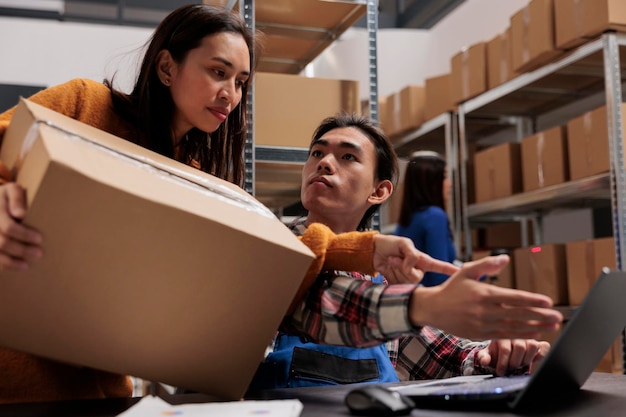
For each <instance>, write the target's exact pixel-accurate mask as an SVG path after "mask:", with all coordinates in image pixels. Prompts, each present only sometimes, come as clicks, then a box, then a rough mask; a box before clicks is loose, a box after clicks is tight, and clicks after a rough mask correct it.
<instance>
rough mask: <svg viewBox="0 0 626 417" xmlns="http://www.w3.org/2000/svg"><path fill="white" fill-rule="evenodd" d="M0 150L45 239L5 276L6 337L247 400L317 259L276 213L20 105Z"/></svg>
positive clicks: (68, 357) (2, 319) (0, 285)
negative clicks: (37, 253) (28, 260)
mask: <svg viewBox="0 0 626 417" xmlns="http://www.w3.org/2000/svg"><path fill="white" fill-rule="evenodd" d="M0 159H1V160H2V161H3V162H4V163H5V164H7V165H8V167H9V168H11V169H14V170H16V171H17V178H16V180H17V182H18V183H19V184H21V185H22V186H23V187H24V188H25V189H26V192H27V200H28V212H27V215H26V217H25V219H24V223H25V224H28V225H31V226H33V227H35V228H37V229H39V230H40V231H41V232H42V234H43V236H44V239H45V240H44V243H43V245H44V246H43V249H44V254H45V255H44V257H43V258H42V259H41V260H39V261H38V262H36V263H34V264H33V266H32V268H30V269H29V270H27V271H19V272H11V271H3V272H2V273H1V274H0V327H1V328H2V332H0V345H1V346H6V347H9V348H13V349H16V350H20V351H25V352H29V353H32V354H35V355H39V356H44V357H47V358H51V359H55V360H59V361H61V362H66V363H70V364H75V365H80V366H88V367H93V368H98V369H103V370H107V371H111V372H117V373H121V374H129V375H134V376H137V377H140V378H143V379H147V380H152V381H161V382H164V383H167V384H171V385H174V386H180V387H186V388H189V389H192V390H196V391H200V392H205V393H208V394H212V395H215V396H218V397H220V398H224V399H238V398H240V397H241V395H242V394H243V393H244V392H245V390H246V388H247V385H248V384H249V382H250V380H251V379H252V377H253V375H254V372H255V370H256V368H257V366H258V364H259V361H261V360H262V358H263V355H264V352H265V349H266V347H267V343H268V341H269V340H271V338H272V336H273V335H274V332H275V330H276V329H277V326H278V325H279V324H280V322H281V319H282V317H283V315H284V313H285V311H286V310H287V307H288V305H289V303H290V301H291V299H292V297H293V296H294V294H295V293H296V290H297V288H298V286H299V285H300V282H301V279H302V277H303V276H304V274H305V272H306V270H307V269H308V267H309V265H310V263H311V260H312V259H313V254H312V253H311V251H310V250H309V249H308V248H307V247H306V246H304V245H303V244H302V243H301V242H300V241H299V240H298V239H297V238H296V237H295V236H294V235H293V233H291V232H290V231H289V230H288V228H286V227H285V226H284V225H283V224H282V223H281V222H280V220H279V219H277V218H276V217H275V216H274V215H273V214H272V213H271V211H269V210H268V209H266V208H265V207H264V206H263V205H261V204H260V203H259V202H258V201H256V200H255V199H254V198H252V197H251V196H250V195H249V194H248V193H246V192H244V191H243V190H241V189H239V188H238V187H236V186H234V185H232V184H230V183H228V182H226V181H222V180H219V179H218V178H215V177H213V176H211V175H207V174H204V173H202V172H200V171H199V170H196V169H194V168H191V167H188V166H186V165H184V164H181V163H178V162H175V161H173V160H171V159H169V158H166V157H163V156H161V155H158V154H156V153H153V152H150V151H147V150H145V149H143V148H141V147H139V146H137V145H134V144H132V143H130V142H128V141H125V140H122V139H120V138H117V137H115V136H112V135H109V134H107V133H105V132H102V131H100V130H97V129H95V128H93V127H91V126H87V125H85V124H83V123H80V122H78V121H76V120H73V119H70V118H68V117H66V116H63V115H61V114H59V113H56V112H53V111H51V110H49V109H46V108H44V107H41V106H39V105H36V104H35V103H32V102H29V101H27V100H22V101H21V102H20V103H19V105H18V108H17V111H16V113H15V115H14V117H13V119H12V121H11V124H10V126H9V128H8V130H7V132H6V135H5V137H4V141H3V144H2V148H1V149H0ZM277 260H280V262H277Z"/></svg>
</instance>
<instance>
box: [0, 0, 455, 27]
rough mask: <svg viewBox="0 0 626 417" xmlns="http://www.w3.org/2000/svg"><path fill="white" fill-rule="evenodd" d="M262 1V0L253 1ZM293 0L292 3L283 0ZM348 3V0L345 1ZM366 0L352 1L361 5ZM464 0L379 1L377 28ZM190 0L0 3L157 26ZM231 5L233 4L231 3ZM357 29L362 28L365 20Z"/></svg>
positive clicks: (60, 15)
mask: <svg viewBox="0 0 626 417" xmlns="http://www.w3.org/2000/svg"><path fill="white" fill-rule="evenodd" d="M256 1H257V2H262V1H263V0H256ZM285 1H293V0H285ZM344 1H346V2H351V0H344ZM364 1H365V0H352V2H356V3H362V2H364ZM463 1H465V0H379V6H378V9H379V15H378V26H379V28H381V29H385V28H405V29H428V28H431V27H432V26H434V25H435V24H436V23H437V22H438V21H439V20H441V19H442V18H443V17H445V16H446V15H447V14H448V13H450V12H451V11H452V10H454V9H455V8H456V7H457V6H458V5H460V4H461V3H463ZM189 3H201V1H195V2H194V1H191V0H80V1H77V0H0V16H13V17H28V18H41V19H56V20H71V21H82V22H93V23H108V24H115V25H129V26H144V27H152V26H156V24H157V23H158V22H160V21H161V19H163V17H165V15H166V14H167V13H169V12H170V11H172V10H174V9H175V8H177V7H179V6H182V5H184V4H189ZM231 3H236V0H235V1H231ZM356 26H362V27H363V26H365V22H364V20H363V21H361V22H359V23H358V24H357V25H356Z"/></svg>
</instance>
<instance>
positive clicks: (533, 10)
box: [511, 0, 563, 73]
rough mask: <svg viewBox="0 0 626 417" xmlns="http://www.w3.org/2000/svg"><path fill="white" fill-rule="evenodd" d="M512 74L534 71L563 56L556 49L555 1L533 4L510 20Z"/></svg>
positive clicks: (561, 52) (534, 0)
mask: <svg viewBox="0 0 626 417" xmlns="http://www.w3.org/2000/svg"><path fill="white" fill-rule="evenodd" d="M511 40H512V43H511V48H512V51H511V52H512V54H513V70H514V71H517V72H519V73H522V72H526V71H531V70H533V69H535V68H537V67H539V66H541V65H543V64H545V63H547V62H550V61H551V60H553V59H554V58H556V57H557V56H559V55H562V54H563V51H560V50H558V49H557V48H556V45H555V35H554V3H553V0H531V1H530V2H529V3H528V4H527V5H526V6H525V7H523V8H522V9H520V10H519V11H518V12H516V13H515V14H514V15H513V16H511Z"/></svg>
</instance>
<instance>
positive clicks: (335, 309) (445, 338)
mask: <svg viewBox="0 0 626 417" xmlns="http://www.w3.org/2000/svg"><path fill="white" fill-rule="evenodd" d="M305 222H306V217H302V218H299V219H297V220H295V221H294V222H293V223H292V224H291V225H289V228H290V229H291V230H292V231H293V232H294V233H295V234H296V235H299V236H300V235H302V233H303V232H304V230H306V226H305ZM371 281H372V277H371V276H369V275H364V274H360V273H357V272H345V271H324V272H322V273H321V274H320V276H319V278H318V280H317V281H316V282H315V284H314V285H313V286H312V287H311V289H310V290H309V294H308V295H307V297H306V299H305V300H304V301H303V302H302V303H301V304H300V305H299V306H298V307H297V309H296V311H295V312H294V313H293V315H291V316H289V317H286V318H285V320H284V321H283V323H282V325H281V328H280V330H282V331H285V332H287V333H290V334H300V335H302V336H304V337H306V338H307V339H308V340H309V341H312V342H316V343H327V344H335V345H346V346H355V347H357V346H361V347H363V346H375V345H378V344H380V343H381V342H387V343H388V346H387V347H388V350H389V359H390V360H391V362H392V363H393V364H394V366H395V367H396V371H397V373H398V376H399V377H400V379H401V380H414V379H435V378H447V377H450V376H456V375H471V374H475V373H479V374H485V373H492V372H493V371H494V370H493V369H488V368H483V367H481V366H480V365H479V364H478V362H477V360H476V353H477V352H478V351H479V350H481V349H484V348H485V347H486V342H480V343H479V342H472V341H470V340H467V339H461V338H457V337H455V336H453V335H451V334H448V333H444V332H442V331H441V330H438V329H435V328H432V327H422V328H415V327H413V326H412V325H411V323H410V321H409V318H408V317H409V316H408V305H409V299H410V297H411V294H412V293H413V290H414V289H415V285H413V284H397V285H381V284H375V283H372V282H371Z"/></svg>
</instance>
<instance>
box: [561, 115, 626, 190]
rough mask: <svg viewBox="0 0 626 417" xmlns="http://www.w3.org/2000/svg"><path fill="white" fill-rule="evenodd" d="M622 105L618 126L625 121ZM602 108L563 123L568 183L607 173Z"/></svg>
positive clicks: (606, 137) (607, 144)
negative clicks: (565, 137)
mask: <svg viewBox="0 0 626 417" xmlns="http://www.w3.org/2000/svg"><path fill="white" fill-rule="evenodd" d="M621 106H622V119H623V120H622V121H621V122H622V124H624V122H626V120H624V119H626V105H625V104H624V103H622V104H621ZM608 137H609V134H608V127H607V114H606V106H602V107H598V108H597V109H594V110H591V111H589V112H586V113H584V114H583V115H581V116H578V117H575V118H573V119H571V120H570V121H569V122H567V151H568V158H569V177H570V179H571V180H577V179H580V178H585V177H589V176H592V175H596V174H601V173H604V172H608V171H609V140H608Z"/></svg>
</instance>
